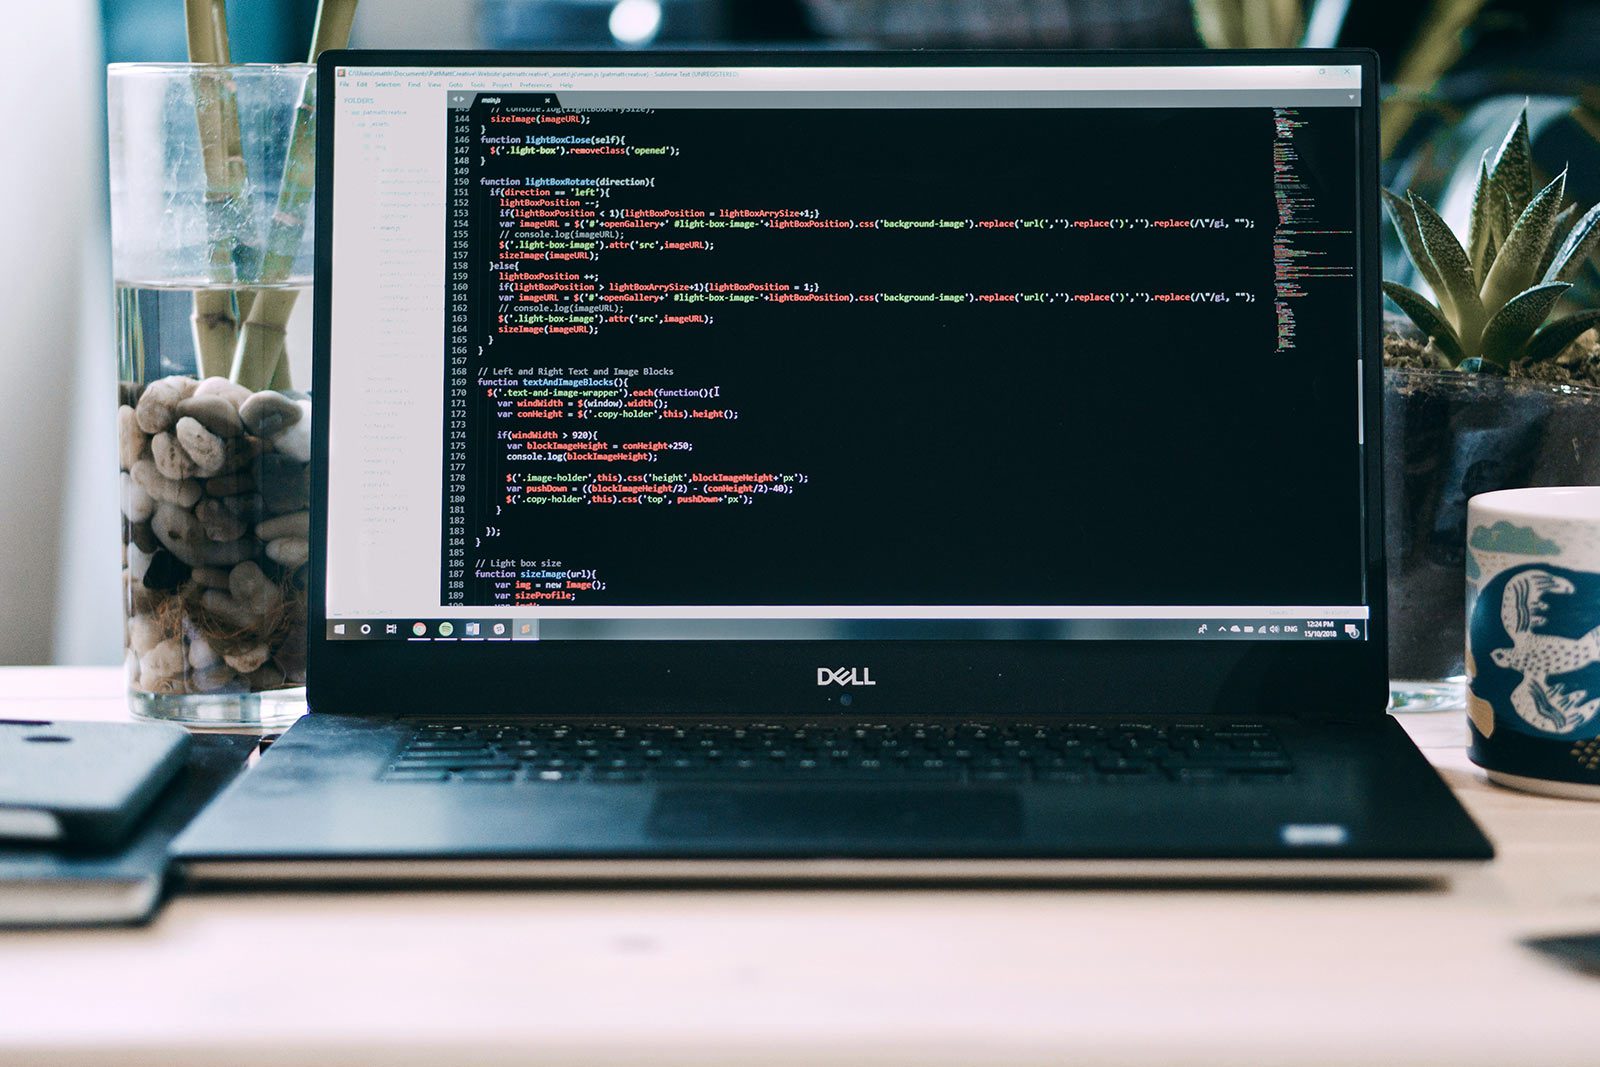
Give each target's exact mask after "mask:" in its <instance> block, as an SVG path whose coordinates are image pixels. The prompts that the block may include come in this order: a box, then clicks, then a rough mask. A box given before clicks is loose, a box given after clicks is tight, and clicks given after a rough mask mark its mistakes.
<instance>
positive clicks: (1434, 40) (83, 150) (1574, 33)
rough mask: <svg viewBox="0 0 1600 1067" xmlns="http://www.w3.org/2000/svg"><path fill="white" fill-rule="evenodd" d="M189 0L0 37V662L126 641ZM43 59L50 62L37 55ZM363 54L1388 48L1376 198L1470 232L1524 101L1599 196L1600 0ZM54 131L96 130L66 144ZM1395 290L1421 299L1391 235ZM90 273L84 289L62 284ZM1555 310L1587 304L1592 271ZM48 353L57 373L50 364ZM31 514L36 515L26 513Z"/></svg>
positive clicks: (620, 7)
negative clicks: (146, 329)
mask: <svg viewBox="0 0 1600 1067" xmlns="http://www.w3.org/2000/svg"><path fill="white" fill-rule="evenodd" d="M183 7H184V5H183V2H182V0H54V2H52V3H49V4H43V3H32V4H12V5H9V6H8V9H7V23H6V29H7V33H6V34H5V35H4V36H3V37H0V91H4V93H5V98H6V99H8V100H13V101H20V100H27V101H30V103H31V106H26V107H12V108H8V109H7V110H6V111H5V112H3V113H0V114H3V115H4V117H3V118H0V134H3V135H4V137H5V140H6V142H7V143H8V144H14V145H50V146H51V147H50V153H51V159H50V164H51V165H50V166H37V165H34V164H33V163H31V162H30V160H32V159H34V158H35V157H33V156H31V155H29V154H28V153H21V152H19V153H13V154H12V155H11V156H10V157H8V164H9V165H8V166H6V167H0V195H3V196H5V197H6V201H5V202H7V203H11V204H28V205H30V210H28V211H13V212H8V213H7V216H6V221H5V222H4V223H3V224H0V225H3V227H4V228H3V231H0V237H3V238H4V245H3V247H5V248H6V252H5V254H4V258H0V358H3V359H4V360H5V361H6V363H5V364H4V368H3V370H4V373H5V374H6V376H7V379H6V380H7V383H8V386H9V387H10V390H9V391H10V392H11V393H12V394H13V395H22V396H27V397H29V398H30V402H29V404H27V405H25V410H22V411H19V412H16V413H15V414H13V415H12V417H10V418H9V419H7V420H0V454H3V455H5V456H6V457H7V460H8V463H7V464H6V465H5V467H4V469H3V470H0V501H6V502H7V503H5V504H0V538H3V543H4V544H5V545H6V546H7V548H8V549H9V551H8V552H6V553H4V554H0V596H3V597H4V598H5V602H6V603H7V604H10V605H14V606H19V607H21V608H25V610H13V611H12V612H10V613H8V615H7V616H6V617H4V618H0V663H30V662H34V663H37V662H49V661H59V662H80V663H110V662H115V661H116V660H117V658H118V655H119V651H120V644H121V634H120V622H119V614H120V613H119V612H118V611H117V610H116V606H115V589H116V588H117V575H116V559H115V556H116V553H115V552H114V551H113V549H112V546H114V545H115V544H116V538H117V514H116V507H115V504H114V501H115V499H116V491H115V476H116V462H115V456H116V452H115V445H114V442H113V441H112V440H111V434H110V427H111V426H112V425H113V420H112V418H111V410H110V408H109V406H108V405H110V403H111V400H110V397H109V393H108V391H107V390H106V389H105V387H104V383H105V381H106V379H107V375H108V373H109V367H110V363H111V352H112V351H113V345H112V341H111V322H112V314H111V309H110V307H109V297H108V293H109V286H108V285H106V284H105V280H106V279H107V277H108V276H109V267H108V257H107V252H106V247H107V239H108V238H107V233H108V226H107V221H106V216H105V209H104V204H105V201H106V193H105V189H104V174H105V168H106V163H105V157H104V152H105V137H104V132H103V131H104V100H105V86H104V81H103V76H102V75H101V73H100V72H101V71H102V70H103V64H104V63H105V62H117V61H174V60H181V59H183V58H184V56H185V53H186V41H185V34H184V19H183ZM315 10H316V0H229V2H228V3H227V14H228V23H229V31H230V36H231V38H232V58H233V59H234V60H235V61H238V62H285V61H290V60H295V59H303V58H304V48H305V42H306V41H307V40H308V39H309V38H310V35H311V30H312V22H313V18H314V15H315ZM43 42H48V43H49V47H43V44H42V43H43ZM351 43H352V45H354V46H355V47H396V48H417V47H437V48H550V47H586V48H648V47H655V46H666V47H680V48H681V47H693V46H699V45H706V46H712V47H721V46H738V47H822V48H836V47H868V48H870V47H939V46H952V47H990V48H1002V47H1052V48H1119V47H1196V46H1200V45H1202V44H1204V45H1212V46H1240V45H1249V46H1259V45H1273V46H1282V47H1289V46H1294V45H1297V44H1309V45H1332V44H1339V45H1352V46H1362V47H1370V48H1373V49H1375V50H1377V52H1378V54H1379V57H1380V60H1381V63H1382V67H1383V70H1384V71H1386V72H1389V77H1390V80H1391V84H1390V85H1388V86H1387V87H1386V89H1385V103H1384V108H1385V113H1384V130H1385V158H1384V163H1383V181H1384V184H1385V185H1386V186H1387V187H1389V188H1391V189H1400V190H1404V189H1412V190H1415V191H1416V193H1417V194H1418V195H1419V196H1422V197H1424V198H1426V199H1427V201H1428V202H1429V203H1430V204H1433V205H1435V206H1436V207H1437V208H1438V210H1439V213H1440V215H1441V216H1442V217H1443V218H1444V220H1445V221H1446V223H1447V224H1448V225H1449V226H1450V227H1451V228H1453V229H1454V230H1455V231H1456V232H1458V233H1464V232H1466V224H1467V216H1468V213H1469V211H1470V208H1471V197H1472V189H1473V187H1474V185H1475V184H1476V181H1477V168H1478V161H1479V159H1480V157H1481V156H1482V154H1483V152H1484V150H1485V149H1492V148H1494V147H1495V146H1496V145H1497V144H1498V143H1499V140H1500V137H1501V136H1502V135H1503V133H1504V132H1505V130H1506V129H1507V128H1508V127H1509V126H1510V125H1511V123H1512V121H1513V120H1514V119H1515V117H1516V115H1517V113H1518V111H1519V110H1520V109H1521V107H1522V106H1523V101H1524V100H1525V99H1526V100H1527V101H1528V129H1529V138H1530V151H1531V155H1532V160H1533V165H1534V170H1535V172H1536V173H1537V174H1538V175H1539V176H1540V178H1541V184H1542V183H1543V182H1547V181H1549V180H1550V178H1552V177H1553V176H1554V175H1555V174H1556V173H1558V172H1559V171H1560V170H1561V169H1562V167H1563V166H1570V169H1569V171H1568V178H1567V195H1568V196H1569V197H1570V198H1571V199H1573V200H1576V201H1578V202H1580V203H1583V204H1592V203H1594V202H1596V201H1600V64H1597V62H1596V57H1597V56H1600V0H1383V2H1381V3H1380V2H1378V0H1304V2H1302V0H1231V2H1230V0H381V2H372V3H365V4H363V5H362V7H361V9H360V11H359V13H358V15H357V16H356V21H355V26H354V28H353V30H352V33H351ZM63 130H76V131H86V132H84V133H83V134H82V136H78V137H63V136H62V135H61V134H62V131H63ZM1385 241H1386V244H1385V271H1384V276H1385V277H1386V278H1390V279H1393V280H1395V281H1397V282H1400V283H1402V284H1405V285H1408V286H1409V287H1411V288H1413V289H1419V290H1422V289H1426V288H1427V284H1426V280H1425V279H1422V278H1420V277H1419V275H1418V274H1417V272H1416V271H1415V270H1414V269H1413V268H1412V266H1411V264H1410V261H1409V260H1408V259H1407V257H1406V254H1405V251H1404V249H1403V248H1402V247H1401V244H1400V241H1399V240H1398V239H1396V238H1395V237H1394V236H1393V234H1386V235H1385ZM62 278H79V279H82V283H81V284H63V283H62V282H61V281H60V279H62ZM1573 282H1574V288H1573V289H1572V290H1571V291H1570V292H1569V293H1568V294H1567V295H1566V297H1565V300H1566V301H1567V302H1568V303H1571V304H1574V305H1581V306H1586V307H1593V306H1596V304H1597V299H1596V297H1597V295H1600V271H1596V270H1595V268H1593V267H1592V266H1590V267H1588V268H1586V270H1585V271H1584V272H1582V273H1580V276H1579V277H1577V278H1575V279H1573ZM45 355H48V356H49V357H50V358H42V357H44V356H45ZM22 502H26V503H22Z"/></svg>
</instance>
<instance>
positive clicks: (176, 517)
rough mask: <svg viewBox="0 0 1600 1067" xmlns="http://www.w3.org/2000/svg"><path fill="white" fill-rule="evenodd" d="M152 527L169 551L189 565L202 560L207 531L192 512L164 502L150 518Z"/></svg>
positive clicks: (157, 537)
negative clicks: (201, 554)
mask: <svg viewBox="0 0 1600 1067" xmlns="http://www.w3.org/2000/svg"><path fill="white" fill-rule="evenodd" d="M150 529H151V530H153V531H155V535H156V540H158V541H160V542H161V543H162V544H163V545H165V546H166V548H167V551H169V552H171V553H172V554H173V555H174V556H177V557H178V558H179V559H181V560H182V561H183V562H185V563H187V564H188V565H189V566H191V567H193V566H195V565H197V564H199V563H200V562H202V561H201V558H200V553H201V551H202V550H203V549H204V548H205V544H206V533H205V530H204V529H203V528H202V527H201V525H200V520H199V519H197V518H195V517H194V514H193V513H192V512H188V511H185V510H184V509H183V508H180V507H178V506H177V505H176V504H162V505H161V506H160V507H158V508H156V513H155V514H154V515H153V516H151V518H150Z"/></svg>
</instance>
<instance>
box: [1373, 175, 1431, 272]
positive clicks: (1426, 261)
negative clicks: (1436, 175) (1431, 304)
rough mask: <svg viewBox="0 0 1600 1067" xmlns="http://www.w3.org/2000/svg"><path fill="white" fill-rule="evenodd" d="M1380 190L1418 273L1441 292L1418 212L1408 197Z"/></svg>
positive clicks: (1407, 191) (1396, 229)
mask: <svg viewBox="0 0 1600 1067" xmlns="http://www.w3.org/2000/svg"><path fill="white" fill-rule="evenodd" d="M1378 191H1379V192H1381V193H1382V194H1383V206H1384V210H1386V211H1387V212H1388V213H1389V221H1390V222H1392V223H1394V228H1395V232H1396V233H1398V234H1399V235H1400V244H1401V245H1402V246H1404V248H1405V250H1406V255H1407V256H1409V257H1411V262H1412V263H1414V264H1415V265H1416V268H1417V273H1419V274H1421V275H1422V279H1423V281H1425V282H1427V283H1428V288H1430V289H1432V290H1433V291H1434V292H1435V293H1437V292H1439V290H1440V289H1441V288H1442V285H1441V284H1440V281H1439V270H1438V268H1437V267H1435V266H1434V265H1433V260H1432V259H1431V258H1429V256H1428V246H1427V245H1425V244H1423V243H1422V231H1421V230H1419V229H1417V213H1416V212H1415V211H1413V210H1412V209H1411V204H1410V202H1409V201H1407V200H1406V199H1404V198H1402V197H1399V196H1396V195H1395V194H1394V193H1391V192H1390V191H1389V190H1387V189H1384V188H1382V187H1381V186H1380V187H1379V189H1378ZM1410 195H1411V191H1410V190H1409V189H1408V190H1406V196H1410ZM1441 299H1442V298H1441Z"/></svg>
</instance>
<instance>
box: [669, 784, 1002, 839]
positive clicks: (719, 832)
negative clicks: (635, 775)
mask: <svg viewBox="0 0 1600 1067" xmlns="http://www.w3.org/2000/svg"><path fill="white" fill-rule="evenodd" d="M647 829H648V832H649V833H650V834H651V835H652V836H655V837H673V838H695V839H699V840H710V839H717V838H726V839H729V840H735V839H744V840H748V839H750V838H763V839H776V840H791V839H813V840H815V839H817V838H834V839H844V840H851V841H861V840H882V841H905V840H908V839H916V840H922V841H927V840H940V841H948V840H951V839H955V840H963V839H972V838H983V839H986V840H993V839H995V838H999V837H1016V836H1018V835H1020V834H1021V832H1022V805H1021V803H1020V802H1019V800H1018V798H1017V795H1016V793H1015V792H1012V791H1010V790H1002V789H993V790H985V789H963V790H960V791H955V790H942V789H940V790H931V789H930V790H920V789H878V788H860V787H856V786H838V787H834V788H827V787H823V786H798V787H797V786H768V787H741V786H733V787H728V788H721V789H718V788H712V787H681V788H668V789H663V790H662V791H661V792H660V793H659V794H658V795H657V796H656V801H655V805H654V806H653V807H652V808H651V810H650V821H649V823H648V826H647Z"/></svg>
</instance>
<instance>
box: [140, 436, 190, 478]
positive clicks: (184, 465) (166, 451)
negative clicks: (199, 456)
mask: <svg viewBox="0 0 1600 1067" xmlns="http://www.w3.org/2000/svg"><path fill="white" fill-rule="evenodd" d="M150 452H151V454H152V455H153V456H155V460H156V470H158V471H160V472H161V476H162V477H163V478H171V479H172V480H173V481H175V482H181V481H183V479H185V478H189V477H192V476H193V475H194V473H195V464H194V460H192V459H190V458H189V453H187V452H185V451H184V450H183V449H181V448H179V447H178V442H177V441H176V440H175V439H174V438H173V436H172V434H170V433H167V432H162V433H158V434H156V435H155V436H154V437H152V438H151V439H150Z"/></svg>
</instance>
